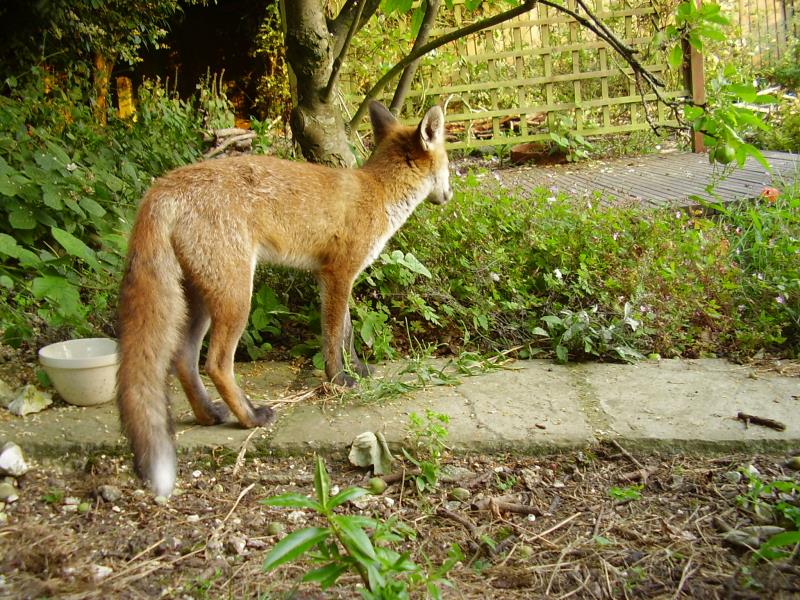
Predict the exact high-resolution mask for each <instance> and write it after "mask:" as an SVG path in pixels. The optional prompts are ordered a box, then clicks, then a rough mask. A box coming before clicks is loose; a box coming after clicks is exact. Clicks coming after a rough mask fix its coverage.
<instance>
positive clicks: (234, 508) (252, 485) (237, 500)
mask: <svg viewBox="0 0 800 600" xmlns="http://www.w3.org/2000/svg"><path fill="white" fill-rule="evenodd" d="M255 485H256V484H255V482H253V483H251V484H250V485H248V486H247V487H246V488H244V489H243V490H242V491H241V492H239V497H238V498H236V502H234V503H233V506H231V509H230V510H229V511H228V514H227V515H225V518H224V519H222V523H221V524H220V526H222V524H224V523H225V521H227V520H228V518H230V516H231V515H232V514H233V511H234V510H236V507H237V506H239V502H241V501H242V498H244V496H245V494H247V492H249V491H250V490H252V489H253V488H254V487H255Z"/></svg>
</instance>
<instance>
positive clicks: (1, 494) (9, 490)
mask: <svg viewBox="0 0 800 600" xmlns="http://www.w3.org/2000/svg"><path fill="white" fill-rule="evenodd" d="M18 498H19V493H18V492H17V488H15V487H14V486H13V485H11V484H10V483H0V502H6V503H7V504H11V503H12V502H15V501H16V500H17V499H18Z"/></svg>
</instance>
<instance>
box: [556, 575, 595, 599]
mask: <svg viewBox="0 0 800 600" xmlns="http://www.w3.org/2000/svg"><path fill="white" fill-rule="evenodd" d="M591 578H592V574H591V573H589V574H587V575H586V579H584V580H583V583H581V584H580V585H579V586H578V587H576V588H575V589H574V590H572V591H571V592H567V593H566V594H564V595H562V596H559V597H558V598H557V600H565V599H566V598H569V597H570V596H574V595H575V594H577V593H578V592H580V591H581V590H582V589H583V588H585V587H586V585H587V584H588V583H589V580H590V579H591Z"/></svg>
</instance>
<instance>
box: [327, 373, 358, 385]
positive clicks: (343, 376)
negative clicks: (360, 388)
mask: <svg viewBox="0 0 800 600" xmlns="http://www.w3.org/2000/svg"><path fill="white" fill-rule="evenodd" d="M331 381H332V382H333V383H334V384H336V385H341V386H342V387H348V388H353V387H356V384H357V382H356V380H355V379H354V378H353V377H351V376H350V375H348V374H347V373H339V374H337V375H336V376H335V377H334V378H333V379H332V380H331Z"/></svg>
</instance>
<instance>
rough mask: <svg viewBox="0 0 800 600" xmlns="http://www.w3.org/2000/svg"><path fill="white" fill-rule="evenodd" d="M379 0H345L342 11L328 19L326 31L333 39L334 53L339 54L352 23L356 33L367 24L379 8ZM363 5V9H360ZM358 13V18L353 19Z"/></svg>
mask: <svg viewBox="0 0 800 600" xmlns="http://www.w3.org/2000/svg"><path fill="white" fill-rule="evenodd" d="M380 4H381V0H366V1H365V2H364V1H362V0H347V2H345V3H344V6H342V10H340V11H339V14H338V15H337V16H336V18H335V19H328V31H330V33H331V35H332V36H333V37H334V44H333V48H334V52H335V53H336V54H339V53H340V51H341V47H342V44H343V43H344V38H345V35H346V33H347V31H348V30H349V29H350V27H351V25H352V23H353V21H355V22H356V33H357V32H358V31H359V30H360V29H361V28H362V27H364V25H366V24H367V22H368V21H369V20H370V19H371V18H372V15H374V14H375V12H376V11H377V10H378V8H379V7H380ZM361 5H363V8H362V7H361ZM356 11H360V15H361V16H360V17H359V18H358V19H355V18H354V15H355V12H356Z"/></svg>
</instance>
